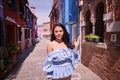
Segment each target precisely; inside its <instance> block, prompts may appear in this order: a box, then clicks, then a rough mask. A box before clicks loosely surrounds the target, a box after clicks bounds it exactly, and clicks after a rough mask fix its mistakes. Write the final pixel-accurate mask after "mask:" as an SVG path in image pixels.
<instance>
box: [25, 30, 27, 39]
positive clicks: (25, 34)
mask: <svg viewBox="0 0 120 80" xmlns="http://www.w3.org/2000/svg"><path fill="white" fill-rule="evenodd" d="M27 38H28V29H25V39H27Z"/></svg>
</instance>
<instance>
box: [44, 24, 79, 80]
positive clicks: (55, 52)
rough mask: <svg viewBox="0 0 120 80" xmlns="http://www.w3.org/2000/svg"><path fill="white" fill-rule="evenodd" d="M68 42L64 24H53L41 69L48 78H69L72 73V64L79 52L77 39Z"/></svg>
mask: <svg viewBox="0 0 120 80" xmlns="http://www.w3.org/2000/svg"><path fill="white" fill-rule="evenodd" d="M73 43H74V44H72V43H71V42H70V39H69V34H68V32H67V31H66V28H65V26H64V25H62V24H60V23H57V24H55V25H54V27H53V30H52V34H51V41H50V42H49V43H48V45H47V53H48V55H47V58H46V60H45V63H44V66H43V71H45V72H47V78H48V80H71V75H72V74H73V73H74V64H76V63H78V62H79V60H80V58H79V53H78V52H77V49H78V45H79V39H78V40H77V41H76V40H74V41H73Z"/></svg>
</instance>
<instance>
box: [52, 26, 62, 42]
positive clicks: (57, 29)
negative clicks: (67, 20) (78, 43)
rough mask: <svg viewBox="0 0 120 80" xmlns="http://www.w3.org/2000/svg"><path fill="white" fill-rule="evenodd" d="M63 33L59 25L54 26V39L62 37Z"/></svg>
mask: <svg viewBox="0 0 120 80" xmlns="http://www.w3.org/2000/svg"><path fill="white" fill-rule="evenodd" d="M63 34H64V31H63V29H62V28H61V27H59V26H57V27H55V29H54V35H55V38H56V39H58V40H61V39H62V37H63Z"/></svg>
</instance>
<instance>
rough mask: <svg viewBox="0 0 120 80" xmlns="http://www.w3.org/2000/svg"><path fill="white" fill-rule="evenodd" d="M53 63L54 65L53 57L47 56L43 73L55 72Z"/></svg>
mask: <svg viewBox="0 0 120 80" xmlns="http://www.w3.org/2000/svg"><path fill="white" fill-rule="evenodd" d="M52 66H53V63H52V56H47V58H46V60H45V62H44V64H43V71H45V72H51V71H53V67H52Z"/></svg>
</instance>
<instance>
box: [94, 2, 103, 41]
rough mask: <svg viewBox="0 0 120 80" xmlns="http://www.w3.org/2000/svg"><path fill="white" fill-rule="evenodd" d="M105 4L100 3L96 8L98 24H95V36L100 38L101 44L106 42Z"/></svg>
mask: <svg viewBox="0 0 120 80" xmlns="http://www.w3.org/2000/svg"><path fill="white" fill-rule="evenodd" d="M103 14H104V4H103V3H102V2H100V3H99V4H98V5H97V8H96V24H95V34H96V35H98V36H100V42H103V41H104V21H103Z"/></svg>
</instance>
